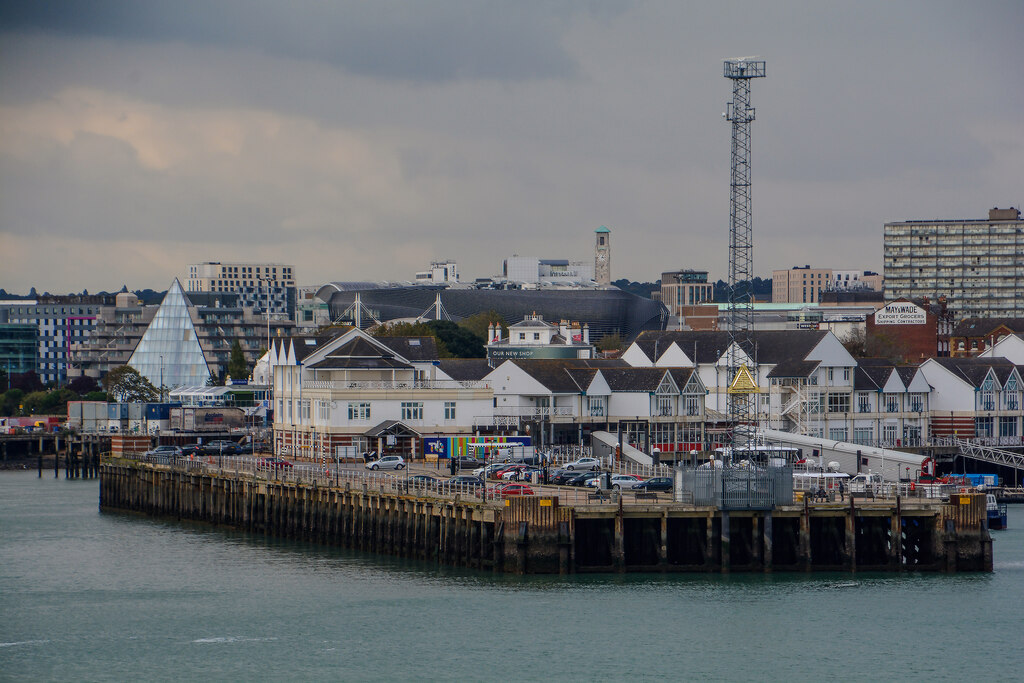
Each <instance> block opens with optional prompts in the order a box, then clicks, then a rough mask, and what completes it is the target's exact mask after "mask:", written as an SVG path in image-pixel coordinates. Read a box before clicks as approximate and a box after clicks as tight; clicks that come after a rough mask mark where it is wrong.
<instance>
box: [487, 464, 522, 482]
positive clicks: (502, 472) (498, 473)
mask: <svg viewBox="0 0 1024 683" xmlns="http://www.w3.org/2000/svg"><path fill="white" fill-rule="evenodd" d="M525 469H526V465H509V466H508V467H502V468H501V469H498V470H495V471H494V472H493V473H492V474H491V478H493V479H508V476H506V475H508V474H509V473H510V472H519V471H520V470H525Z"/></svg>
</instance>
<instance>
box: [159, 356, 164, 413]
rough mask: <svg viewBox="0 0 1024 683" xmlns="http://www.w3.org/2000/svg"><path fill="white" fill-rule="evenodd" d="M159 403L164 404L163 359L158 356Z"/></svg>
mask: <svg viewBox="0 0 1024 683" xmlns="http://www.w3.org/2000/svg"><path fill="white" fill-rule="evenodd" d="M160 402H161V403H163V402H164V357H163V356H160Z"/></svg>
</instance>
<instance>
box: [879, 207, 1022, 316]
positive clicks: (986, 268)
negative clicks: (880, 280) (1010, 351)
mask: <svg viewBox="0 0 1024 683" xmlns="http://www.w3.org/2000/svg"><path fill="white" fill-rule="evenodd" d="M884 249H885V298H886V299H887V300H889V301H891V300H893V299H897V298H900V297H903V298H906V299H921V298H923V297H929V298H932V299H938V298H939V297H940V296H945V297H947V299H948V300H949V302H950V308H951V309H954V310H955V311H956V313H957V316H958V317H990V318H999V317H1020V316H1021V315H1022V314H1024V221H1022V220H1021V217H1020V211H1018V210H1017V209H1014V208H1012V207H1011V208H1009V209H992V210H991V211H989V212H988V220H932V221H903V222H898V223H886V224H885V238H884Z"/></svg>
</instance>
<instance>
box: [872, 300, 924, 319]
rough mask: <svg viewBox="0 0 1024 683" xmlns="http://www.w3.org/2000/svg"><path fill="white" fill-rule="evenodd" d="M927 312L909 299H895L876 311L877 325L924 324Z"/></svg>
mask: <svg viewBox="0 0 1024 683" xmlns="http://www.w3.org/2000/svg"><path fill="white" fill-rule="evenodd" d="M927 321H928V314H927V312H926V311H925V310H924V309H923V308H921V307H920V306H918V305H917V304H912V303H910V302H909V301H894V302H893V303H891V304H888V305H886V306H883V307H882V308H880V309H878V310H877V311H875V324H876V325H923V324H924V323H926V322H927Z"/></svg>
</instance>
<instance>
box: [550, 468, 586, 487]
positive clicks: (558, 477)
mask: <svg viewBox="0 0 1024 683" xmlns="http://www.w3.org/2000/svg"><path fill="white" fill-rule="evenodd" d="M578 476H580V473H579V472H573V471H572V470H561V469H559V470H555V471H554V472H552V473H551V477H550V479H549V480H548V481H550V482H551V483H552V484H554V485H555V486H564V485H565V484H566V483H567V482H568V481H569V480H570V479H575V478H576V477H578Z"/></svg>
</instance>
